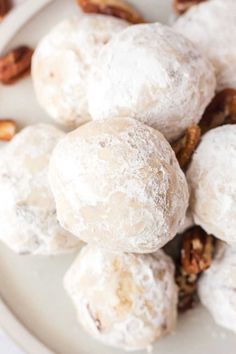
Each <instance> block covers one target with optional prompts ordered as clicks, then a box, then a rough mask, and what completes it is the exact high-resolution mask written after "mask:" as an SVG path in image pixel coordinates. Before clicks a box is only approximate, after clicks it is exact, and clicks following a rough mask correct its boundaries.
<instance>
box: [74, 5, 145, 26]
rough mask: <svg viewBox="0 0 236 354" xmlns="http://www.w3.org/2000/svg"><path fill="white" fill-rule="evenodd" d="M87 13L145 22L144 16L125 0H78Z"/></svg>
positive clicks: (135, 22)
mask: <svg viewBox="0 0 236 354" xmlns="http://www.w3.org/2000/svg"><path fill="white" fill-rule="evenodd" d="M77 2H78V4H79V5H80V7H81V8H82V10H83V11H84V12H86V13H96V14H103V15H109V16H114V17H118V18H122V19H123V20H126V21H128V22H131V23H134V24H137V23H144V22H145V21H144V18H143V17H142V15H141V14H139V12H138V11H137V10H136V9H134V8H133V7H132V6H131V5H129V4H127V3H126V2H125V1H123V0H77Z"/></svg>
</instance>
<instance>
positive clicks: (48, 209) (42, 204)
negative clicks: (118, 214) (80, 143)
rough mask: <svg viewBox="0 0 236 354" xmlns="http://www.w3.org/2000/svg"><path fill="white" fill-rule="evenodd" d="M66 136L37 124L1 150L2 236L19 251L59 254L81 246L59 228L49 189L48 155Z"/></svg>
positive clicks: (49, 126) (54, 129)
mask: <svg viewBox="0 0 236 354" xmlns="http://www.w3.org/2000/svg"><path fill="white" fill-rule="evenodd" d="M63 136H64V133H62V132H61V131H60V130H58V129H57V128H54V127H53V126H51V125H47V124H37V125H33V126H29V127H27V128H25V129H23V130H22V131H21V132H20V133H18V134H17V135H16V136H15V137H14V139H13V140H12V141H11V142H9V143H7V145H5V146H4V147H3V148H2V149H1V150H0V195H1V198H0V224H1V233H0V238H1V240H2V241H4V242H5V243H6V244H7V245H8V246H9V247H10V248H11V249H13V250H14V251H15V252H17V253H22V254H26V253H30V254H56V253H63V252H68V251H70V250H75V249H78V247H79V245H80V242H79V240H78V239H77V238H75V237H74V236H72V235H71V234H69V233H68V232H67V231H65V230H63V229H62V228H61V227H60V225H59V223H58V221H57V217H56V207H55V202H54V199H53V195H52V193H51V191H50V188H49V181H48V164H49V158H50V155H51V152H52V150H53V148H54V147H55V145H56V144H57V142H58V141H59V140H60V139H61V138H62V137H63Z"/></svg>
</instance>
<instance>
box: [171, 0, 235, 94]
mask: <svg viewBox="0 0 236 354" xmlns="http://www.w3.org/2000/svg"><path fill="white" fill-rule="evenodd" d="M174 29H175V30H176V31H178V32H179V33H181V34H183V35H184V36H186V37H187V38H188V39H190V40H191V41H192V42H193V43H194V44H195V45H196V46H197V47H198V49H199V50H201V51H202V53H204V54H205V55H206V56H207V57H208V58H209V59H210V60H211V62H212V64H213V65H214V67H215V69H216V74H217V90H218V91H220V90H223V89H225V88H236V74H235V73H236V2H235V0H208V1H204V2H203V3H201V4H199V5H198V6H194V7H192V8H191V9H190V10H189V11H188V12H186V14H184V15H183V16H181V17H180V18H179V19H178V20H177V22H176V23H175V24H174Z"/></svg>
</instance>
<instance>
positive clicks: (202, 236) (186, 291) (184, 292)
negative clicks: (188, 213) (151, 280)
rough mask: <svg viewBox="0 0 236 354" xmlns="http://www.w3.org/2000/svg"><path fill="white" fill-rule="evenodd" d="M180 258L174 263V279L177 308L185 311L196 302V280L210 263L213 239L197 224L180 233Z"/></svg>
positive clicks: (213, 244)
mask: <svg viewBox="0 0 236 354" xmlns="http://www.w3.org/2000/svg"><path fill="white" fill-rule="evenodd" d="M181 237H182V245H181V249H180V258H179V261H178V262H177V264H176V276H175V280H176V283H177V285H178V287H179V298H178V308H179V311H180V312H183V311H186V310H188V309H190V308H192V307H193V306H194V304H195V303H196V302H197V300H198V299H197V282H198V279H199V277H200V276H201V273H202V272H203V271H205V270H206V269H207V268H208V267H209V266H210V265H211V263H212V259H213V255H214V249H215V239H214V237H213V236H211V235H208V234H207V233H206V232H205V231H204V230H202V229H201V228H200V227H199V226H194V227H192V228H191V229H188V230H187V231H185V232H184V233H183V234H182V236H181Z"/></svg>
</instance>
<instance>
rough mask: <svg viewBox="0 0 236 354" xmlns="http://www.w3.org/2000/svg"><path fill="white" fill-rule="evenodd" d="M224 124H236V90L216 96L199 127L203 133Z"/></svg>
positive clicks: (225, 91)
mask: <svg viewBox="0 0 236 354" xmlns="http://www.w3.org/2000/svg"><path fill="white" fill-rule="evenodd" d="M224 124H236V90H234V89H225V90H223V91H221V92H219V93H217V94H216V96H215V97H214V98H213V100H212V102H211V103H210V105H209V106H208V107H207V109H206V111H205V113H204V115H203V117H202V119H201V121H200V123H199V125H200V127H201V130H202V133H203V134H204V133H206V132H207V131H208V130H211V129H214V128H216V127H219V126H221V125H224Z"/></svg>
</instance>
